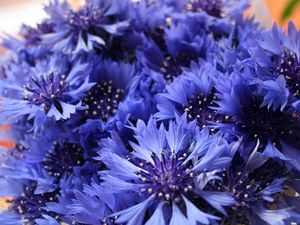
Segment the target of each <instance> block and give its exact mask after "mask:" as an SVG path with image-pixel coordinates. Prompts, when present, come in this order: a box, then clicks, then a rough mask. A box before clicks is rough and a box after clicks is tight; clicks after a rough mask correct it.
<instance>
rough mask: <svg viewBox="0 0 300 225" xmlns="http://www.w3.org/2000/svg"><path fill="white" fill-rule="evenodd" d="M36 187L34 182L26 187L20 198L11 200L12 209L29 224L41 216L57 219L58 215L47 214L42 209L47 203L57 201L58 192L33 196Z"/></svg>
mask: <svg viewBox="0 0 300 225" xmlns="http://www.w3.org/2000/svg"><path fill="white" fill-rule="evenodd" d="M36 187H37V184H36V183H35V182H33V183H31V184H29V185H26V186H25V187H24V190H23V193H22V195H21V196H20V197H17V198H15V199H13V200H12V206H11V207H12V209H13V210H14V211H15V212H16V213H17V214H20V215H22V216H24V218H25V219H26V220H28V222H29V224H31V222H32V221H34V220H35V219H37V218H41V217H42V215H43V214H46V215H50V216H52V217H53V218H55V219H58V218H59V215H58V214H56V213H52V212H47V211H46V209H44V207H45V206H46V203H47V202H55V201H57V195H58V193H59V191H58V190H55V191H53V192H50V193H44V194H34V191H35V189H36Z"/></svg>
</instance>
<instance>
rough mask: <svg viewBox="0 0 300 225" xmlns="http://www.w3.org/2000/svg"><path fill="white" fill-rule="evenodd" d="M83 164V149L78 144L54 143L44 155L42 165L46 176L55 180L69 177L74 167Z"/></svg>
mask: <svg viewBox="0 0 300 225" xmlns="http://www.w3.org/2000/svg"><path fill="white" fill-rule="evenodd" d="M84 162H85V160H84V157H83V149H82V148H81V146H79V145H78V144H73V143H67V142H65V143H59V142H54V143H53V146H52V149H51V150H50V151H48V153H47V154H46V156H45V158H44V160H43V165H44V169H45V170H46V171H47V172H48V174H49V175H50V176H52V177H55V178H57V179H59V178H61V177H62V176H63V175H65V174H66V175H70V174H71V173H72V171H73V167H74V166H81V165H83V164H84Z"/></svg>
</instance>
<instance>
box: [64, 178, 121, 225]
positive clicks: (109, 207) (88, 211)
mask: <svg viewBox="0 0 300 225" xmlns="http://www.w3.org/2000/svg"><path fill="white" fill-rule="evenodd" d="M74 194H75V198H74V199H73V202H72V203H71V204H69V205H68V210H69V211H68V215H69V217H70V218H72V221H74V222H77V223H83V224H91V225H98V224H105V223H106V224H113V221H109V220H105V218H106V217H108V216H109V215H110V214H111V213H112V212H113V209H114V208H115V205H116V199H115V198H114V195H113V194H112V193H110V190H109V189H105V188H103V187H102V186H101V185H99V184H96V183H95V182H94V183H91V185H85V186H84V188H83V190H82V191H78V190H76V191H75V192H74ZM91 215H93V216H91Z"/></svg>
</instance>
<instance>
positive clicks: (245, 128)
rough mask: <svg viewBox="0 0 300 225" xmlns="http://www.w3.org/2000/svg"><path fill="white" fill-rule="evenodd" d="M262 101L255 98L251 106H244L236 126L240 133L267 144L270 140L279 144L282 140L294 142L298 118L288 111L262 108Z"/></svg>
mask: <svg viewBox="0 0 300 225" xmlns="http://www.w3.org/2000/svg"><path fill="white" fill-rule="evenodd" d="M261 103H262V102H261V101H260V100H259V99H258V98H256V97H253V98H252V101H251V102H250V103H249V104H247V105H246V104H244V105H242V112H243V114H242V116H241V117H239V118H237V121H236V122H235V125H236V127H237V129H238V131H240V132H242V133H245V134H247V135H248V136H249V137H250V138H251V139H259V140H260V141H261V143H263V144H267V142H268V141H269V140H271V141H272V142H274V144H278V143H279V142H280V140H283V139H284V140H285V141H288V140H291V142H293V141H294V140H292V138H293V137H294V131H295V130H297V129H299V128H298V126H299V125H298V123H297V117H295V116H294V114H292V113H288V112H286V111H283V112H282V111H280V110H276V111H273V110H271V109H268V108H267V106H264V107H261Z"/></svg>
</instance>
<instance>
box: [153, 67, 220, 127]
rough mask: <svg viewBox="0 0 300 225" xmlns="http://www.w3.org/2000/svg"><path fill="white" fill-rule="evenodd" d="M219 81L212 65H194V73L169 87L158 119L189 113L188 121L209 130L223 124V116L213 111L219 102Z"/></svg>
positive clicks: (161, 100) (188, 72)
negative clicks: (214, 124) (215, 82)
mask: <svg viewBox="0 0 300 225" xmlns="http://www.w3.org/2000/svg"><path fill="white" fill-rule="evenodd" d="M216 77H217V71H216V70H215V69H214V67H213V66H212V65H211V64H209V63H205V64H203V65H202V64H197V63H195V62H193V63H192V64H191V67H190V69H188V70H185V71H184V72H183V74H182V75H181V76H179V77H177V78H176V79H175V80H174V81H173V82H172V83H171V84H169V85H167V87H166V93H163V94H160V95H159V98H158V103H157V108H158V110H159V112H158V113H156V114H155V115H156V117H157V118H158V119H160V120H168V119H174V118H175V117H176V115H182V114H183V113H185V112H186V113H187V117H188V119H189V120H190V121H192V120H196V121H197V123H198V126H200V127H206V126H207V125H209V123H210V122H212V121H213V122H216V123H218V122H221V121H222V120H223V119H224V118H223V116H222V115H220V114H218V113H217V111H216V110H215V109H212V107H213V106H216V104H215V101H216V100H217V95H216V93H217V90H216V88H215V85H214V80H215V78H216Z"/></svg>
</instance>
